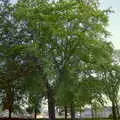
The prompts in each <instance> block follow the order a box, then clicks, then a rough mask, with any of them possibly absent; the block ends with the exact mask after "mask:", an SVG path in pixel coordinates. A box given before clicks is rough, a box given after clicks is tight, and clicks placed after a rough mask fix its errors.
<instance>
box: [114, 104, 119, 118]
mask: <svg viewBox="0 0 120 120" xmlns="http://www.w3.org/2000/svg"><path fill="white" fill-rule="evenodd" d="M115 104H116V114H117V118H118V119H119V116H120V113H119V106H118V104H117V102H116V103H115Z"/></svg>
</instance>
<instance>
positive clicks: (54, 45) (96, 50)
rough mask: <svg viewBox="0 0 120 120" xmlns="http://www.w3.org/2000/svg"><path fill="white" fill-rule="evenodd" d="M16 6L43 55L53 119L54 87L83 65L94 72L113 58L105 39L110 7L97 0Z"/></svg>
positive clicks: (40, 1) (46, 1)
mask: <svg viewBox="0 0 120 120" xmlns="http://www.w3.org/2000/svg"><path fill="white" fill-rule="evenodd" d="M16 8H17V12H16V16H17V18H18V19H19V20H21V19H22V20H24V21H26V22H27V23H28V25H29V27H30V28H31V29H33V30H34V37H35V38H36V41H35V42H33V43H34V48H35V49H36V53H37V54H39V57H40V58H41V56H42V58H43V59H42V62H43V69H44V72H45V81H46V87H47V89H48V108H49V117H50V120H54V119H55V113H54V105H55V103H54V94H55V91H54V90H55V88H57V87H58V86H59V85H60V84H61V83H65V84H69V82H63V81H66V80H67V79H69V76H70V78H71V76H72V75H73V76H75V74H76V71H80V73H82V72H81V71H82V70H83V69H82V67H83V65H84V68H86V69H90V70H89V72H87V73H88V74H89V73H90V74H91V71H92V72H93V71H94V69H95V66H99V67H100V66H102V65H104V64H106V63H107V61H106V59H110V55H111V51H112V49H111V46H110V44H109V43H107V42H105V41H104V39H105V38H106V37H107V35H108V34H109V33H108V32H107V31H106V26H107V24H108V13H109V12H110V10H101V9H100V8H99V4H98V1H96V0H92V1H90V2H89V1H86V0H82V1H77V0H75V1H72V0H67V1H66V0H58V1H49V0H44V1H43V0H34V1H31V0H19V2H18V4H17V6H16ZM100 51H101V52H100ZM86 64H87V67H86ZM78 66H79V70H78ZM99 67H98V68H99ZM73 68H74V70H73V73H74V74H71V69H73ZM93 73H94V72H93ZM67 74H68V75H67ZM66 77H68V78H66ZM70 80H74V78H73V79H70ZM68 81H69V80H68ZM72 103H73V101H71V104H72ZM72 117H73V118H74V115H73V116H72ZM73 118H72V119H73Z"/></svg>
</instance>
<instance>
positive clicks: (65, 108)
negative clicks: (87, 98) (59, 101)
mask: <svg viewBox="0 0 120 120" xmlns="http://www.w3.org/2000/svg"><path fill="white" fill-rule="evenodd" d="M64 111H65V120H67V106H66V105H65V107H64Z"/></svg>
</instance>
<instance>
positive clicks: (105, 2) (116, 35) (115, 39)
mask: <svg viewBox="0 0 120 120" xmlns="http://www.w3.org/2000/svg"><path fill="white" fill-rule="evenodd" d="M101 7H102V8H108V7H111V8H112V10H114V13H113V14H111V15H110V21H109V27H108V30H109V31H110V32H111V35H112V36H111V37H110V38H109V40H110V41H111V42H112V43H113V45H114V48H115V49H120V0H101Z"/></svg>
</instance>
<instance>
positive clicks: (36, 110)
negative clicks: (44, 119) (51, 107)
mask: <svg viewBox="0 0 120 120" xmlns="http://www.w3.org/2000/svg"><path fill="white" fill-rule="evenodd" d="M34 114H35V116H34V118H35V120H36V119H37V109H36V108H35V113H34Z"/></svg>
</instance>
